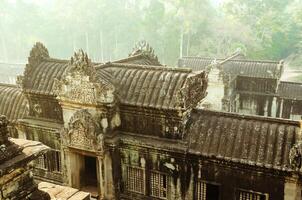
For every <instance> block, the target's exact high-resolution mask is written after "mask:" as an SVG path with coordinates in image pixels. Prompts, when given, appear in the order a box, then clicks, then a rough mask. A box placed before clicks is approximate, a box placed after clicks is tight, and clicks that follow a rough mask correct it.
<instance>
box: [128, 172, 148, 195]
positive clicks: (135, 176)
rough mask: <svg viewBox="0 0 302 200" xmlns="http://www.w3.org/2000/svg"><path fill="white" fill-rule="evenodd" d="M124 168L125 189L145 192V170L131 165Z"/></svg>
mask: <svg viewBox="0 0 302 200" xmlns="http://www.w3.org/2000/svg"><path fill="white" fill-rule="evenodd" d="M126 170H127V171H126V176H127V178H126V189H127V191H129V192H137V193H140V194H145V170H144V169H142V168H139V167H132V166H128V167H127V168H126Z"/></svg>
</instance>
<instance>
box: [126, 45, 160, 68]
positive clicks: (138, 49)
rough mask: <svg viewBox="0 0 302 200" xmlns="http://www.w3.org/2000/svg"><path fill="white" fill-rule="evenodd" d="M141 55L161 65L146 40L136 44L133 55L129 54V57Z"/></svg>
mask: <svg viewBox="0 0 302 200" xmlns="http://www.w3.org/2000/svg"><path fill="white" fill-rule="evenodd" d="M140 54H142V55H146V56H148V57H149V58H150V59H152V60H154V61H155V62H157V63H158V64H159V65H160V62H159V61H158V57H157V56H156V55H155V53H154V49H153V48H152V47H151V46H150V45H149V43H148V42H146V41H145V40H142V41H139V42H138V43H136V44H135V47H134V48H133V50H132V53H130V54H129V57H131V56H136V55H140Z"/></svg>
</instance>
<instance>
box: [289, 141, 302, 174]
mask: <svg viewBox="0 0 302 200" xmlns="http://www.w3.org/2000/svg"><path fill="white" fill-rule="evenodd" d="M289 162H290V165H291V167H292V168H293V169H295V170H300V169H301V166H302V142H299V143H297V144H295V145H294V146H293V147H292V148H291V150H290V152H289Z"/></svg>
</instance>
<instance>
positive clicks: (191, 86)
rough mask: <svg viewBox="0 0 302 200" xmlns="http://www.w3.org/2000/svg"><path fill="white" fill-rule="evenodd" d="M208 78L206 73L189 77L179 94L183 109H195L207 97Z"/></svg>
mask: <svg viewBox="0 0 302 200" xmlns="http://www.w3.org/2000/svg"><path fill="white" fill-rule="evenodd" d="M207 85H208V78H207V74H206V73H205V72H199V73H197V74H192V75H189V76H188V77H187V79H186V81H185V83H184V85H183V87H182V88H181V90H180V92H179V94H178V101H179V105H180V107H182V108H193V107H196V106H197V104H198V103H199V102H200V101H201V100H202V99H203V98H204V97H205V96H206V89H207Z"/></svg>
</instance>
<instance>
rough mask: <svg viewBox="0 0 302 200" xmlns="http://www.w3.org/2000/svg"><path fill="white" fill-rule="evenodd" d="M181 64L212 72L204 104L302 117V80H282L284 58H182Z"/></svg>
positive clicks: (264, 114) (196, 69) (240, 110)
mask: <svg viewBox="0 0 302 200" xmlns="http://www.w3.org/2000/svg"><path fill="white" fill-rule="evenodd" d="M178 66H179V67H189V68H191V69H193V71H198V70H205V71H207V73H208V74H209V75H208V76H209V84H208V85H209V89H208V91H209V95H208V99H209V101H205V102H204V105H203V107H207V108H208V109H214V110H223V111H227V112H236V113H244V114H253V115H261V116H268V117H280V118H286V119H293V120H301V119H302V83H298V82H287V81H281V77H282V74H283V71H284V62H283V61H279V62H276V61H264V60H247V59H245V58H244V57H243V56H242V55H241V54H235V55H234V56H231V57H230V58H227V59H211V58H202V57H183V58H180V59H179V60H178Z"/></svg>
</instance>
